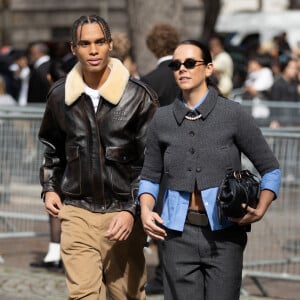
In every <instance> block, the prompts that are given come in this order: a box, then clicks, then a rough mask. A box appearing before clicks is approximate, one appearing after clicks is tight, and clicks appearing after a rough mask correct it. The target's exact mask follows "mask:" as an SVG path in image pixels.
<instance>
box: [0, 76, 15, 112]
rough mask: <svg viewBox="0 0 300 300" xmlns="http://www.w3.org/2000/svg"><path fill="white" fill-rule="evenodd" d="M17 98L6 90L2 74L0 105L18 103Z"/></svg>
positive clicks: (0, 77) (0, 78)
mask: <svg viewBox="0 0 300 300" xmlns="http://www.w3.org/2000/svg"><path fill="white" fill-rule="evenodd" d="M16 104H17V103H16V100H15V99H14V98H13V97H12V96H11V95H10V94H8V93H7V92H6V86H5V80H4V78H3V76H1V75H0V105H3V106H4V105H8V106H10V105H16Z"/></svg>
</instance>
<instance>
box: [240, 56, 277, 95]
mask: <svg viewBox="0 0 300 300" xmlns="http://www.w3.org/2000/svg"><path fill="white" fill-rule="evenodd" d="M269 62H270V61H269V57H266V56H264V55H255V56H252V57H250V58H249V60H248V68H247V78H246V80H245V83H244V87H243V89H244V95H243V99H254V98H259V99H260V100H263V99H269V97H270V95H269V93H270V89H271V87H272V85H273V83H274V78H273V74H272V70H271V68H270V66H269Z"/></svg>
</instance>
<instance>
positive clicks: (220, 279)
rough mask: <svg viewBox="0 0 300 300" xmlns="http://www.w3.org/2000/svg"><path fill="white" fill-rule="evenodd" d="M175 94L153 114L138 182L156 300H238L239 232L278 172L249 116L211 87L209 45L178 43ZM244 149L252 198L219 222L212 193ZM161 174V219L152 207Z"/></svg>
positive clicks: (255, 217)
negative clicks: (159, 283) (255, 175)
mask: <svg viewBox="0 0 300 300" xmlns="http://www.w3.org/2000/svg"><path fill="white" fill-rule="evenodd" d="M169 66H170V68H171V69H172V70H173V73H174V76H175V79H176V82H177V84H178V86H179V87H180V89H181V94H180V95H179V96H178V97H177V98H176V99H175V100H174V102H173V103H172V104H171V105H169V106H166V107H161V108H159V109H158V110H157V112H156V113H155V115H154V117H153V119H152V121H151V123H150V126H149V128H148V133H147V142H146V152H145V160H144V165H143V169H142V173H141V181H140V186H139V201H140V206H141V219H142V222H143V226H144V229H145V231H146V233H147V234H148V235H149V236H150V237H152V238H153V239H158V240H160V241H161V242H162V263H163V272H164V273H163V279H164V283H163V284H164V299H165V300H182V299H203V300H238V299H239V298H240V288H241V282H242V268H243V253H244V249H245V247H246V243H247V232H246V231H247V230H248V229H249V226H250V224H251V223H254V222H257V221H259V220H260V219H261V218H263V216H264V215H265V213H266V212H267V209H268V207H269V206H270V205H271V203H272V201H273V200H274V199H276V197H277V195H278V193H279V187H280V179H281V171H280V169H279V163H278V161H277V159H276V158H275V156H274V155H273V153H272V151H271V149H270V147H269V145H268V144H267V142H266V140H265V139H264V137H263V135H262V133H261V131H260V129H259V128H258V126H257V125H256V123H255V121H254V119H253V118H252V117H251V116H250V115H248V114H247V113H246V112H245V110H244V109H243V108H242V106H241V105H240V104H239V103H236V102H234V101H230V100H228V99H226V98H223V97H221V96H220V95H219V93H218V92H217V90H215V88H214V87H213V86H212V85H211V80H210V76H211V75H212V73H213V64H212V57H211V54H210V51H209V49H208V48H207V47H206V46H205V45H203V44H202V43H200V42H199V41H195V40H186V41H183V42H181V43H180V44H179V45H178V46H177V48H176V49H175V51H174V55H173V60H172V62H171V63H170V64H169ZM241 153H244V154H245V155H246V156H247V157H248V158H249V159H250V160H251V161H252V163H253V164H254V166H255V167H256V169H257V170H258V172H259V174H260V175H261V176H262V180H261V191H260V196H259V203H258V206H257V207H256V208H251V207H249V206H248V207H246V205H245V206H244V208H245V209H246V211H247V213H246V214H245V216H243V217H242V218H230V219H227V220H226V222H225V223H224V224H221V223H220V220H219V218H218V212H217V205H216V198H217V192H218V188H219V186H220V185H221V183H222V181H223V179H224V177H225V175H226V173H227V172H228V170H237V171H238V170H241V168H242V163H241ZM163 175H165V176H166V183H167V184H166V187H167V190H166V193H165V195H164V202H163V209H162V214H161V216H160V215H158V214H157V213H156V212H154V211H153V208H154V205H155V202H156V199H157V195H158V191H159V185H160V183H161V178H162V176H163Z"/></svg>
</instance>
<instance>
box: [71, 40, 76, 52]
mask: <svg viewBox="0 0 300 300" xmlns="http://www.w3.org/2000/svg"><path fill="white" fill-rule="evenodd" d="M70 48H71V51H72V54H73V55H76V53H75V49H76V46H74V44H73V43H72V42H71V43H70Z"/></svg>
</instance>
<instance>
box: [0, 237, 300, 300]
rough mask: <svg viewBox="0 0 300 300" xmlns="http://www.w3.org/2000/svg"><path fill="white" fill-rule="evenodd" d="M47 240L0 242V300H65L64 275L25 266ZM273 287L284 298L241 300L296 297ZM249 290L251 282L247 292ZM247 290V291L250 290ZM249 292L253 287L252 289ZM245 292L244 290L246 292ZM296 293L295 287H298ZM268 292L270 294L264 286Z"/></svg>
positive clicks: (158, 299) (152, 258) (151, 260)
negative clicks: (0, 256)
mask: <svg viewBox="0 0 300 300" xmlns="http://www.w3.org/2000/svg"><path fill="white" fill-rule="evenodd" d="M48 239H49V238H48V237H35V238H28V237H27V238H13V239H1V240H0V244H1V247H0V249H1V255H2V257H3V259H4V262H3V263H0V299H1V300H66V299H67V290H66V286H65V279H64V274H63V273H62V272H54V271H52V272H51V271H47V270H43V269H33V268H30V266H29V263H30V262H31V261H34V260H36V259H40V258H42V257H43V255H44V254H45V252H46V250H47V245H48ZM154 250H155V249H154ZM146 259H147V266H148V275H149V277H151V276H153V271H154V267H155V265H156V264H157V256H156V253H155V251H152V253H146ZM282 284H283V286H282V287H281V286H280V285H278V284H277V288H278V289H280V290H282V288H283V289H284V291H285V293H284V294H285V296H284V298H282V297H280V295H279V294H280V293H279V294H278V291H276V290H275V292H274V291H273V293H272V294H274V295H275V296H276V297H274V298H262V297H253V296H251V297H246V296H241V300H258V299H260V300H262V299H264V300H267V299H268V300H275V299H276V300H278V299H284V300H296V299H299V298H298V297H297V296H298V295H299V294H297V293H295V295H294V296H293V295H292V296H287V294H288V290H289V287H288V284H287V283H282ZM249 287H250V289H251V282H249V283H248V284H247V288H249ZM250 289H249V290H250ZM252 289H253V287H252ZM247 290H248V289H247ZM298 290H299V286H298ZM268 291H271V289H270V286H268ZM147 299H149V300H163V296H162V295H158V296H148V297H147Z"/></svg>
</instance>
